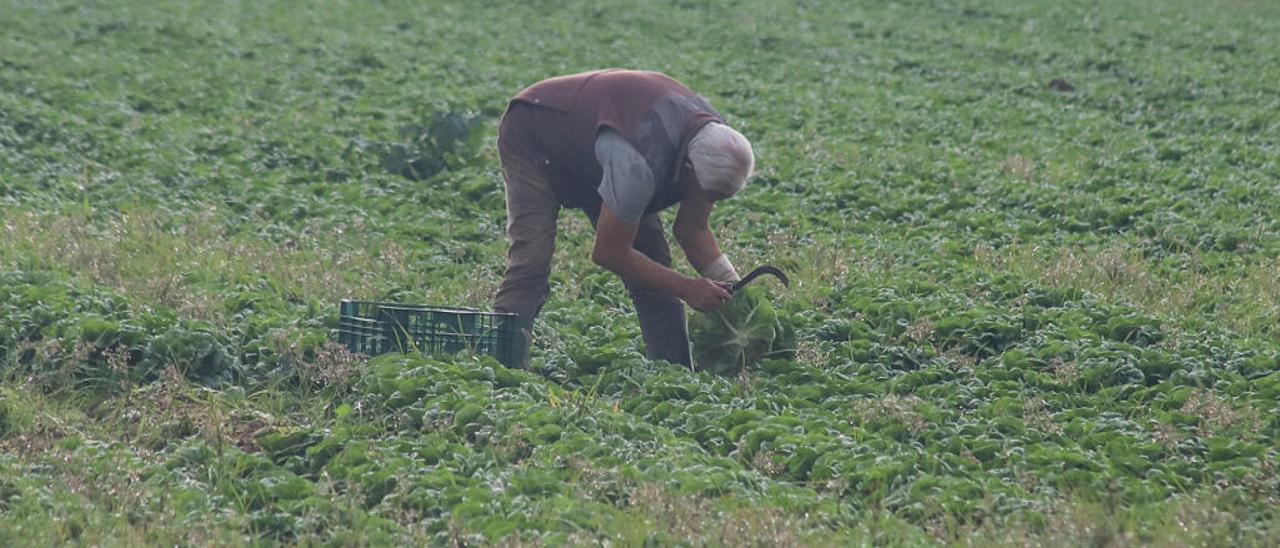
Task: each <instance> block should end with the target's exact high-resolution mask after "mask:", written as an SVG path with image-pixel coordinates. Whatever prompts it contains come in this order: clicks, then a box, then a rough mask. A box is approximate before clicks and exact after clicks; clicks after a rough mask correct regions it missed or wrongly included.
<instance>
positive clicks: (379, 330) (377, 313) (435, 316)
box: [338, 300, 518, 367]
mask: <svg viewBox="0 0 1280 548" xmlns="http://www.w3.org/2000/svg"><path fill="white" fill-rule="evenodd" d="M517 330H518V327H517V323H516V315H515V314H510V313H505V312H482V311H479V310H475V309H470V308H452V307H440V306H420V305H409V304H397V303H383V302H374V301H351V300H346V301H342V303H341V305H340V316H339V318H338V342H339V343H340V344H343V345H345V346H346V347H347V349H348V350H350V351H352V352H357V353H361V354H366V355H370V356H373V355H377V354H383V353H387V352H414V351H417V352H421V353H423V354H439V353H449V354H453V353H456V352H461V351H468V352H474V353H479V354H488V355H490V356H493V357H494V358H497V360H498V361H499V362H501V363H502V364H503V365H506V366H508V367H514V366H515V365H516V364H515V360H516V343H517V338H516V334H517Z"/></svg>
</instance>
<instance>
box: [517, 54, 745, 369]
mask: <svg viewBox="0 0 1280 548" xmlns="http://www.w3.org/2000/svg"><path fill="white" fill-rule="evenodd" d="M498 151H499V155H500V157H501V160H502V171H503V177H504V179H505V182H506V196H507V235H508V237H509V238H510V241H511V247H510V249H509V250H508V252H507V271H506V275H505V277H504V278H503V280H502V285H501V286H499V288H498V293H497V296H496V298H495V302H494V308H495V309H497V310H499V311H504V312H515V313H517V314H518V315H519V316H520V323H521V330H522V333H523V335H524V339H525V340H524V347H523V352H524V354H523V359H522V360H521V361H522V363H527V360H528V341H529V334H530V332H531V329H532V326H533V320H534V318H535V317H536V316H537V315H538V312H539V311H540V310H541V309H542V305H543V303H545V302H546V300H547V296H548V293H549V292H550V284H549V283H548V277H549V276H550V274H551V256H552V253H553V251H554V248H555V235H556V218H557V216H558V215H559V211H560V208H562V207H568V208H575V209H581V210H583V211H584V212H586V214H587V217H588V218H589V219H590V220H591V223H592V225H593V226H594V227H595V229H596V237H595V244H594V246H593V249H592V252H591V259H592V260H593V261H594V262H595V263H596V264H599V265H600V266H603V267H605V268H607V269H609V270H610V271H612V272H614V273H615V274H617V275H618V276H620V277H621V278H622V281H623V283H624V284H625V285H626V287H627V290H628V292H629V293H630V294H631V299H632V302H633V303H634V304H635V309H636V315H637V316H638V317H639V320H640V329H641V331H642V332H643V334H644V342H645V352H646V355H647V356H648V357H649V358H652V359H665V360H668V361H670V362H672V363H680V364H685V365H688V364H689V363H690V356H689V337H688V327H687V323H686V318H685V311H684V306H683V304H681V301H684V302H685V303H688V304H689V306H691V307H693V308H694V309H697V310H711V309H715V308H717V307H719V306H720V305H721V304H723V303H724V302H726V301H728V300H729V293H728V291H726V290H725V288H724V286H723V284H726V283H731V282H734V281H737V280H738V273H737V272H736V271H735V270H734V268H733V265H732V264H731V263H730V262H729V260H728V259H727V258H726V257H725V256H724V254H723V253H721V251H720V247H719V245H718V244H717V243H716V239H715V236H714V235H713V234H712V232H711V227H710V224H709V223H708V219H709V217H710V213H711V209H712V207H714V205H715V203H716V202H717V201H719V200H723V199H725V198H728V197H730V196H733V195H734V194H737V193H738V192H739V191H741V190H742V188H743V186H744V185H745V184H746V181H747V178H748V177H749V176H750V175H751V171H752V168H753V166H754V163H755V159H754V156H753V154H752V151H751V143H749V142H748V141H747V139H746V138H745V137H743V136H742V134H740V133H738V132H737V131H734V130H733V129H732V128H730V127H729V126H727V125H725V123H724V119H723V118H722V117H721V116H720V113H719V112H717V111H716V110H715V109H714V108H712V106H711V105H710V104H709V103H708V102H707V101H706V100H705V99H703V98H702V97H700V96H699V95H698V94H696V93H694V92H693V91H691V90H690V89H689V88H687V87H685V86H684V85H683V84H681V83H680V82H677V81H676V80H674V79H672V78H670V77H668V76H665V75H663V74H660V73H656V72H643V71H631V70H599V71H591V72H585V73H581V74H573V75H569V76H561V77H557V78H552V79H549V80H544V81H542V82H539V83H537V84H534V85H532V86H530V87H529V88H527V89H525V90H524V91H521V92H520V93H519V94H517V95H516V96H515V98H513V99H512V100H511V103H510V104H509V105H508V107H507V112H506V114H504V115H503V118H502V123H501V124H500V126H499V129H498ZM676 204H679V209H678V212H677V214H676V219H675V225H674V227H673V233H674V234H675V237H676V241H677V242H678V243H679V244H680V247H681V248H683V250H684V252H685V255H686V256H687V257H688V259H689V263H690V264H691V265H692V266H693V267H694V269H695V270H697V271H698V272H699V273H700V274H701V276H700V277H687V276H684V275H682V274H680V273H678V272H676V271H675V270H672V269H671V253H670V249H669V248H668V246H667V240H666V237H665V236H664V230H663V226H662V221H661V219H660V218H659V212H660V211H662V210H663V209H666V208H668V207H671V206H673V205H676Z"/></svg>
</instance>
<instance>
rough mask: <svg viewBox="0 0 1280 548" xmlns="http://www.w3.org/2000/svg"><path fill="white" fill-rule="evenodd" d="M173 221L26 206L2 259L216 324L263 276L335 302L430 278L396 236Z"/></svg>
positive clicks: (199, 218)
mask: <svg viewBox="0 0 1280 548" xmlns="http://www.w3.org/2000/svg"><path fill="white" fill-rule="evenodd" d="M173 221H174V219H168V218H164V217H161V216H159V215H155V214H137V213H126V214H121V215H119V216H117V217H115V218H113V219H110V220H106V221H101V222H90V221H87V220H85V219H82V218H79V217H74V216H54V215H36V214H33V213H29V212H28V213H21V214H18V215H15V216H12V217H9V218H7V219H6V220H5V222H4V224H3V225H0V242H3V243H2V244H0V261H2V262H8V263H11V264H20V265H33V266H36V267H39V268H47V269H58V270H67V271H70V272H72V273H74V274H77V275H80V276H83V277H85V278H87V279H89V280H90V281H92V282H94V283H97V284H101V285H104V286H108V287H113V288H116V289H119V290H121V291H122V292H124V293H126V294H129V295H131V296H135V297H138V298H140V299H143V300H145V301H147V302H151V303H155V304H160V305H163V306H167V307H170V308H173V309H174V310H177V311H178V312H180V313H182V314H183V315H185V316H189V317H192V318H195V319H201V320H206V321H214V322H221V321H225V320H226V318H224V317H223V316H224V314H226V313H228V311H226V310H223V309H222V307H223V306H224V305H225V297H226V295H225V293H226V291H227V289H228V288H234V287H238V286H246V285H248V286H252V285H253V284H254V283H258V281H259V280H262V279H264V278H265V279H269V280H272V281H273V282H274V283H278V284H280V285H282V286H284V287H285V288H286V289H285V290H284V292H285V293H287V294H293V295H299V296H302V295H305V296H307V297H308V298H317V299H322V300H325V301H329V302H336V301H337V300H339V299H341V298H345V297H350V296H374V295H377V294H379V293H380V290H381V289H382V288H383V287H388V286H396V287H414V286H416V285H418V284H421V283H422V280H421V279H419V278H420V277H419V276H417V273H415V272H414V271H413V268H412V266H411V263H410V261H409V257H408V252H407V251H406V250H405V248H404V247H402V246H400V245H397V244H394V243H380V245H377V246H370V245H365V243H364V242H360V241H358V240H356V239H355V238H353V237H351V236H349V235H343V234H341V233H338V232H333V233H315V234H312V235H309V236H306V237H299V239H289V240H285V241H284V242H279V243H273V242H268V241H264V240H260V239H257V238H253V237H250V236H246V235H238V234H231V233H229V232H227V230H226V228H225V227H224V226H223V225H222V224H221V223H219V222H216V221H215V219H214V218H213V215H212V213H210V212H200V213H194V214H192V217H191V218H187V219H182V221H183V222H182V223H181V224H179V225H177V226H174V227H167V226H166V223H171V222H173ZM488 285H492V283H490V284H488ZM472 287H473V289H474V291H475V292H476V293H477V295H473V296H471V297H468V298H469V299H473V298H481V297H483V295H485V294H487V293H491V292H492V288H491V287H487V286H485V284H472ZM232 312H234V311H232Z"/></svg>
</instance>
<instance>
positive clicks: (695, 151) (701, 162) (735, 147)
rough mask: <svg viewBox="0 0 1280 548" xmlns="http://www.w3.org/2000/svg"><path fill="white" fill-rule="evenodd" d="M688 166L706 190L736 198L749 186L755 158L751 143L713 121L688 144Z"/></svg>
mask: <svg viewBox="0 0 1280 548" xmlns="http://www.w3.org/2000/svg"><path fill="white" fill-rule="evenodd" d="M688 155H689V163H690V164H692V165H693V173H694V175H696V176H697V178H698V184H699V185H701V186H702V188H704V189H706V190H710V191H712V192H715V193H718V194H722V195H725V196H733V195H734V194H737V193H738V191H740V190H742V187H744V186H746V185H747V178H748V177H751V171H752V170H753V169H754V168H755V164H756V159H755V155H754V153H752V151H751V142H750V141H747V138H746V137H743V136H742V134H741V133H738V132H737V131H735V130H734V129H733V128H731V127H729V126H726V125H724V124H718V123H715V122H712V123H710V124H707V125H705V126H702V129H701V130H699V131H698V133H697V134H696V135H694V136H693V139H692V140H690V141H689V153H688Z"/></svg>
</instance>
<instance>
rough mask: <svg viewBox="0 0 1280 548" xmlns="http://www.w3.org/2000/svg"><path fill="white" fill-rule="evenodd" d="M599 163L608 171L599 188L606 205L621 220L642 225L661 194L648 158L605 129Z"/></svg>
mask: <svg viewBox="0 0 1280 548" xmlns="http://www.w3.org/2000/svg"><path fill="white" fill-rule="evenodd" d="M596 160H597V161H599V162H600V167H602V168H604V177H602V178H601V180H600V188H599V192H600V197H601V198H603V199H604V203H605V204H608V205H609V209H611V210H613V213H614V214H615V215H617V216H618V218H620V219H622V220H624V221H626V222H629V223H638V222H640V218H641V217H643V216H644V210H645V209H646V208H648V207H649V200H652V199H653V194H654V193H655V192H656V191H657V185H656V184H655V183H654V181H653V171H651V170H650V169H649V164H648V163H646V162H645V161H644V156H641V155H640V151H638V150H636V148H635V147H633V146H631V143H628V142H627V140H626V139H624V138H623V137H622V135H620V134H619V133H618V132H616V131H613V130H611V129H608V128H605V129H602V130H600V135H599V136H597V137H596Z"/></svg>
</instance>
